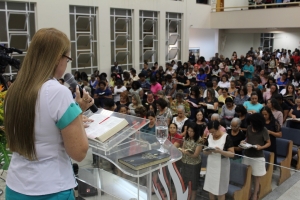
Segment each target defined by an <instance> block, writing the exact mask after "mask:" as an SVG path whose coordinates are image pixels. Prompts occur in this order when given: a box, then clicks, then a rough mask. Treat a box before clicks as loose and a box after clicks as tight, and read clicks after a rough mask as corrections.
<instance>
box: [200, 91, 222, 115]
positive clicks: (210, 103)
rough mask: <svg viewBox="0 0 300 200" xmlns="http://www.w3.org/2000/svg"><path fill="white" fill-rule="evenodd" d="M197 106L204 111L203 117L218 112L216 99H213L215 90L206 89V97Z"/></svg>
mask: <svg viewBox="0 0 300 200" xmlns="http://www.w3.org/2000/svg"><path fill="white" fill-rule="evenodd" d="M199 105H201V106H202V108H204V109H205V117H208V116H209V115H210V114H212V113H215V112H217V111H218V105H219V103H218V99H217V98H216V97H215V90H214V89H212V88H210V89H207V96H206V97H205V98H204V99H203V102H199Z"/></svg>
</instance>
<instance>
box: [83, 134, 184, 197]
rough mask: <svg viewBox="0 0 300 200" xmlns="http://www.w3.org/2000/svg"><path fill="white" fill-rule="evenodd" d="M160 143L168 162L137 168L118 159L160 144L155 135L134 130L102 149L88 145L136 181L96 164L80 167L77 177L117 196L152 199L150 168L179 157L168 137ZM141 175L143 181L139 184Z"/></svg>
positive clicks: (155, 147)
mask: <svg viewBox="0 0 300 200" xmlns="http://www.w3.org/2000/svg"><path fill="white" fill-rule="evenodd" d="M163 146H164V149H165V152H166V153H169V154H170V157H171V158H170V160H169V161H168V162H164V163H161V164H158V165H154V166H151V167H147V168H145V169H141V170H138V171H136V170H132V169H130V168H129V167H126V166H125V165H123V164H121V163H119V162H118V159H119V158H122V157H126V156H129V155H133V154H137V153H140V152H143V151H147V150H150V149H159V148H160V144H159V142H158V141H157V139H156V137H155V136H154V135H150V134H148V133H143V132H140V131H136V132H135V133H134V134H133V135H131V136H130V137H127V138H126V139H125V140H124V141H122V142H120V143H119V144H118V145H116V146H115V147H113V148H111V149H110V150H109V151H103V150H102V149H100V148H97V147H96V146H95V145H94V144H93V145H90V147H91V148H92V152H93V154H96V155H98V156H100V157H101V158H100V159H106V160H107V161H109V162H110V163H112V164H113V165H114V166H115V167H116V168H118V170H120V171H121V172H122V173H123V174H125V176H126V177H130V178H129V179H134V180H136V181H130V180H128V179H125V178H122V177H120V176H117V175H114V174H112V173H110V172H108V171H105V170H103V169H99V168H93V169H79V173H78V179H79V180H81V181H83V182H85V183H87V184H89V185H91V186H93V187H96V188H98V189H99V190H101V191H103V192H104V193H106V194H108V195H110V196H111V197H115V198H117V199H128V200H129V199H145V200H146V199H151V196H152V194H151V187H152V172H154V171H158V170H160V169H161V168H162V167H165V166H167V165H168V164H170V163H174V162H176V161H178V160H180V159H181V157H182V153H181V152H180V151H179V150H178V149H177V148H176V147H175V146H174V145H173V144H172V143H171V142H170V141H168V140H167V141H166V142H165V143H164V145H163ZM141 179H143V180H145V182H146V183H144V184H141V183H140V180H141Z"/></svg>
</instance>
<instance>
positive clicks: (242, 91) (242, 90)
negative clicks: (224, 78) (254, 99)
mask: <svg viewBox="0 0 300 200" xmlns="http://www.w3.org/2000/svg"><path fill="white" fill-rule="evenodd" d="M248 99H249V97H248V95H247V89H246V87H245V86H241V87H239V89H238V92H237V95H236V97H235V98H234V104H235V105H243V104H244V103H245V102H246V101H248Z"/></svg>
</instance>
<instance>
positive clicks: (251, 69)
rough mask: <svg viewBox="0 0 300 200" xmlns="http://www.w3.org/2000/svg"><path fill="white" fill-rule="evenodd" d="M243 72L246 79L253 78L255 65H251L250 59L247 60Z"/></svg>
mask: <svg viewBox="0 0 300 200" xmlns="http://www.w3.org/2000/svg"><path fill="white" fill-rule="evenodd" d="M243 72H244V76H245V78H246V79H249V80H251V79H252V76H253V72H254V67H253V65H251V63H250V60H247V62H246V65H244V67H243Z"/></svg>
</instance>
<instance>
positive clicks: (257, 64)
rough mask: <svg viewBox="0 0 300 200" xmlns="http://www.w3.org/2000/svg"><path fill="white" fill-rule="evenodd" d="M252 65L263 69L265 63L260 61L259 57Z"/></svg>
mask: <svg viewBox="0 0 300 200" xmlns="http://www.w3.org/2000/svg"><path fill="white" fill-rule="evenodd" d="M254 65H255V67H256V66H260V67H261V69H263V70H264V69H265V61H264V60H262V58H261V57H260V56H258V57H257V59H256V60H255V61H254Z"/></svg>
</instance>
